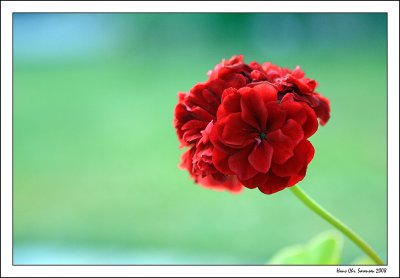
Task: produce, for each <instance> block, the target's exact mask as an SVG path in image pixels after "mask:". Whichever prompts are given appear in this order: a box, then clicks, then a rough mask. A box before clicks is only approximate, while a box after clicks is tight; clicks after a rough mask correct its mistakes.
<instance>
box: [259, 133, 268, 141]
mask: <svg viewBox="0 0 400 278" xmlns="http://www.w3.org/2000/svg"><path fill="white" fill-rule="evenodd" d="M266 137H267V135H266V134H265V133H264V132H261V133H260V139H261V140H264V139H265V138H266Z"/></svg>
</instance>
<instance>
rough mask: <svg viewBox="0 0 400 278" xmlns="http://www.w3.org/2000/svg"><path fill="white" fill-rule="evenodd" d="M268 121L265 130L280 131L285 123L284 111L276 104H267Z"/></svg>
mask: <svg viewBox="0 0 400 278" xmlns="http://www.w3.org/2000/svg"><path fill="white" fill-rule="evenodd" d="M267 110H268V121H267V129H268V131H269V132H271V131H274V130H276V129H280V128H281V127H282V126H283V125H284V123H285V121H286V111H285V110H283V109H282V108H281V107H280V105H279V104H278V103H276V102H269V103H268V104H267Z"/></svg>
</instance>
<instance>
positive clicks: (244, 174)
mask: <svg viewBox="0 0 400 278" xmlns="http://www.w3.org/2000/svg"><path fill="white" fill-rule="evenodd" d="M252 148H253V147H252V146H251V145H250V146H247V147H246V148H244V149H242V150H240V151H238V152H237V153H235V154H232V155H231V156H230V157H229V158H228V165H229V169H231V170H232V171H233V172H234V173H235V174H236V175H237V176H238V178H239V179H240V180H247V179H250V178H252V177H254V176H255V175H256V174H257V170H255V169H254V168H253V167H252V166H251V165H250V163H249V162H248V157H249V154H250V152H251V150H252Z"/></svg>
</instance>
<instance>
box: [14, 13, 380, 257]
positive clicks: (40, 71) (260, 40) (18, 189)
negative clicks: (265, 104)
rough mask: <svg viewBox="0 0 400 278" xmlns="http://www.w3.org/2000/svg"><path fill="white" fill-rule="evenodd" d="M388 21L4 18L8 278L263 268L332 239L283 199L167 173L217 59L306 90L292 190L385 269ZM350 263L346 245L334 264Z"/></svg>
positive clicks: (348, 17) (350, 247) (346, 17)
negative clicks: (309, 82) (272, 66)
mask: <svg viewBox="0 0 400 278" xmlns="http://www.w3.org/2000/svg"><path fill="white" fill-rule="evenodd" d="M386 20H387V16H386V14H351V13H346V14H322V13H316V14H285V13H284V14H262V13H259V14H257V13H254V14H218V13H215V14H133V13H132V14H130V13H126V14H123V13H121V14H85V13H83V14H55V13H54V14H29V13H26V14H18V13H17V14H14V16H13V62H14V63H13V171H14V172H13V249H14V253H13V260H14V263H15V264H264V263H265V262H267V261H268V260H269V259H270V258H271V257H272V256H273V255H274V254H275V253H276V252H277V251H279V250H280V249H282V248H284V247H287V246H291V245H296V244H305V243H307V242H309V241H310V240H311V239H312V238H313V237H314V236H316V235H318V234H319V233H320V232H323V231H326V230H332V229H333V228H332V227H331V226H330V225H329V224H327V223H325V222H324V221H323V220H322V219H320V218H319V217H317V216H316V215H314V214H313V213H312V212H311V211H309V210H308V209H307V208H306V207H305V206H304V205H303V204H302V203H301V202H300V201H299V200H297V199H296V198H295V197H294V196H293V194H292V193H291V192H290V191H289V190H284V191H281V192H279V193H277V194H273V195H264V194H262V193H261V192H259V191H258V190H249V189H246V190H244V191H243V192H242V193H241V194H238V195H233V194H230V193H228V192H216V191H212V190H207V189H204V188H202V187H200V186H198V185H195V184H194V183H193V182H192V180H190V178H189V176H188V173H187V172H184V171H182V170H180V169H178V167H177V164H178V163H179V160H180V155H181V153H182V152H183V151H182V150H180V149H179V148H178V146H179V143H178V140H177V138H176V134H175V130H174V128H173V125H172V120H173V109H174V106H175V104H176V102H177V92H178V91H188V90H189V89H190V88H191V87H192V86H193V85H194V84H195V83H197V82H203V81H205V80H206V78H207V76H206V73H207V71H208V70H209V69H212V68H213V67H214V66H215V65H216V64H217V63H219V62H220V61H221V59H222V58H230V57H231V56H232V55H233V54H244V55H245V61H246V62H250V61H253V60H256V61H258V62H266V61H271V62H273V63H276V64H278V65H280V66H286V67H290V68H294V67H295V66H296V65H300V66H301V67H302V69H303V70H304V71H305V72H306V75H307V77H310V78H314V79H316V80H317V81H318V83H319V86H318V88H317V91H319V92H321V93H322V94H323V95H324V96H326V97H328V98H329V99H330V101H331V109H332V116H331V120H330V121H329V122H328V124H327V125H326V126H324V127H320V129H319V130H318V132H317V133H316V134H315V135H314V136H313V137H312V138H311V141H312V143H313V145H314V147H315V149H316V152H315V157H314V159H313V161H312V162H311V164H310V166H309V169H308V172H307V176H306V177H305V179H304V180H303V181H302V182H301V183H300V185H301V187H302V188H303V189H304V190H305V191H306V192H307V193H308V194H309V195H311V196H312V197H313V198H315V199H316V200H317V201H318V202H319V203H321V204H323V206H324V207H325V208H326V209H327V210H329V211H330V212H331V213H333V214H334V215H336V216H337V217H338V218H339V219H341V220H343V221H344V222H345V223H347V224H348V225H349V226H350V227H352V228H353V229H354V230H355V231H357V233H359V234H360V235H361V236H362V237H363V238H364V239H365V240H366V241H367V242H369V243H370V244H371V245H372V246H373V247H374V249H376V251H377V252H378V253H379V255H380V256H381V257H382V258H384V260H386V259H387V258H386V253H387V178H386V171H387V163H386V161H387V135H386V134H387V116H386V114H387V86H386V79H387V73H386V61H387V52H386V49H387V25H386ZM360 256H362V253H361V251H360V250H359V249H358V248H357V247H356V246H354V244H353V243H352V242H350V241H348V240H347V239H345V240H344V249H343V257H342V263H343V264H351V263H352V262H353V261H354V260H355V259H357V258H358V257H360Z"/></svg>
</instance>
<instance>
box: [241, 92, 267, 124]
mask: <svg viewBox="0 0 400 278" xmlns="http://www.w3.org/2000/svg"><path fill="white" fill-rule="evenodd" d="M239 92H240V93H241V96H242V98H241V99H240V107H241V110H242V112H241V116H242V119H243V121H245V122H246V123H248V124H249V125H251V126H253V127H254V128H255V129H256V130H260V131H261V130H263V129H265V127H266V124H267V109H266V108H265V105H264V103H263V97H262V94H263V91H261V90H258V91H257V90H248V89H247V88H246V89H245V90H239Z"/></svg>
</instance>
